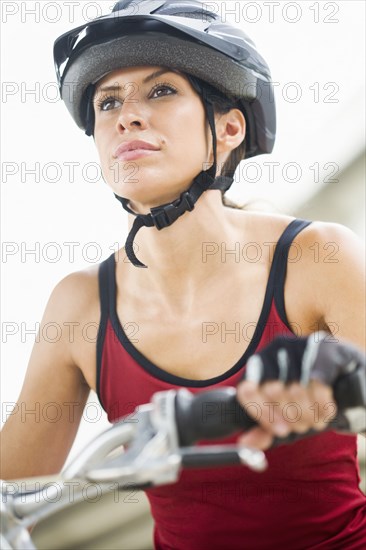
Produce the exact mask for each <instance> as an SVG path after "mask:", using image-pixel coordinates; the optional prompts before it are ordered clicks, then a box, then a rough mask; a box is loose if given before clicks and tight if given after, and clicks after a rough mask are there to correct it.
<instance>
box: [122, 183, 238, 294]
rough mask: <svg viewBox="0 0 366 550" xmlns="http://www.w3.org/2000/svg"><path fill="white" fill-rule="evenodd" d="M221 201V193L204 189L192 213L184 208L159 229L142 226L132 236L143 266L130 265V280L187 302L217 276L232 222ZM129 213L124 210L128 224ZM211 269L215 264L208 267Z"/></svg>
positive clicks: (231, 239)
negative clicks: (141, 267)
mask: <svg viewBox="0 0 366 550" xmlns="http://www.w3.org/2000/svg"><path fill="white" fill-rule="evenodd" d="M226 212H227V209H226V207H225V206H224V205H223V204H222V199H221V192H220V191H218V190H210V191H206V192H205V193H203V195H202V196H201V197H200V199H199V200H198V201H197V203H196V205H195V208H194V210H193V211H192V212H186V213H185V214H183V216H181V217H180V218H178V220H176V221H175V222H174V223H173V224H172V225H171V226H169V227H166V228H164V229H162V230H161V231H158V230H157V229H156V228H155V227H148V228H146V227H143V228H142V229H140V231H139V232H138V234H137V237H136V239H135V243H136V245H137V246H136V249H137V252H136V255H137V257H138V258H139V260H141V261H142V262H143V263H145V264H146V265H147V266H148V269H139V268H137V267H134V266H133V265H132V264H130V265H129V269H128V272H129V275H130V276H131V280H133V281H134V283H135V284H136V283H137V284H138V285H140V284H141V285H142V287H145V286H148V287H149V288H150V289H155V290H156V291H158V292H159V293H161V295H162V296H165V297H167V298H168V299H170V298H176V299H178V297H179V296H180V297H181V298H182V300H185V302H186V303H188V302H189V300H190V297H191V298H192V299H194V296H196V295H197V294H198V292H199V291H200V290H201V289H202V288H204V287H205V286H207V282H208V281H210V280H211V279H212V278H213V277H216V278H217V277H218V276H221V274H222V272H223V271H224V270H225V263H222V262H221V254H220V252H219V251H218V250H219V248H220V244H221V243H222V242H228V243H230V242H234V241H235V234H234V230H233V226H232V224H231V223H230V221H229V217H228V216H227V215H226ZM133 221H134V216H132V215H129V227H130V228H131V226H132V223H133ZM213 268H214V269H213Z"/></svg>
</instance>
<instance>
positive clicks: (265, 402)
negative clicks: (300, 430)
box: [237, 381, 290, 437]
mask: <svg viewBox="0 0 366 550" xmlns="http://www.w3.org/2000/svg"><path fill="white" fill-rule="evenodd" d="M283 392H284V385H283V383H282V382H279V381H275V382H273V381H272V382H267V383H265V384H263V385H261V386H258V385H257V384H255V383H254V382H250V381H246V382H243V383H242V384H240V386H238V391H237V398H238V401H239V403H240V404H241V405H242V406H243V407H244V409H246V410H247V411H248V414H250V412H251V410H252V411H253V406H255V407H256V409H257V411H258V412H259V414H257V416H256V418H255V419H256V421H257V422H258V424H260V425H261V426H262V427H263V428H264V429H265V430H267V431H268V432H270V433H271V434H274V435H277V436H279V437H283V436H285V435H287V434H288V433H289V432H290V426H289V424H288V423H287V422H286V421H285V420H284V419H283V418H282V415H281V409H280V404H281V401H282V395H283Z"/></svg>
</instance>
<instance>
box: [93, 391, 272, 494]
mask: <svg viewBox="0 0 366 550" xmlns="http://www.w3.org/2000/svg"><path fill="white" fill-rule="evenodd" d="M181 391H182V390H178V392H181ZM178 392H177V391H176V390H168V391H163V392H157V393H155V394H154V395H153V397H152V400H151V403H150V404H147V405H143V406H141V407H140V408H139V409H138V410H137V411H136V414H135V417H136V416H137V423H136V424H135V433H134V438H133V441H132V442H131V445H130V446H129V447H128V448H127V449H126V450H125V451H124V453H121V454H120V455H119V456H118V457H114V458H109V459H108V458H107V459H106V460H103V461H102V462H100V463H99V464H96V465H94V466H93V468H90V469H89V470H88V471H87V472H86V473H85V477H86V478H87V479H88V480H89V481H93V482H99V483H103V482H112V481H114V482H118V483H119V484H120V485H121V488H123V485H124V484H129V486H130V484H131V483H133V484H134V486H136V487H141V488H146V487H149V486H155V485H164V484H168V483H174V482H175V481H177V480H178V478H179V474H180V471H181V468H182V467H210V466H211V467H213V466H220V465H226V466H227V465H230V464H242V465H246V466H248V467H249V468H251V469H253V470H255V471H262V470H264V469H265V468H266V467H267V462H266V458H265V455H264V453H263V452H262V451H259V450H256V449H251V448H247V447H242V446H239V445H237V446H236V445H211V446H205V447H199V446H192V447H188V446H182V447H181V446H180V445H179V439H180V438H179V433H178V427H177V418H176V397H177V393H178Z"/></svg>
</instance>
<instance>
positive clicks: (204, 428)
mask: <svg viewBox="0 0 366 550" xmlns="http://www.w3.org/2000/svg"><path fill="white" fill-rule="evenodd" d="M175 410H176V425H177V432H178V439H179V444H180V445H181V446H183V447H184V446H188V445H192V443H194V442H196V441H199V440H201V439H215V438H219V437H226V436H229V435H231V434H232V433H235V432H237V431H239V430H241V431H243V430H244V431H245V430H249V429H250V428H253V427H254V426H256V424H257V423H256V421H255V420H254V419H253V418H252V417H251V416H250V415H249V414H248V413H247V412H246V411H245V410H244V409H243V407H241V406H240V404H239V403H238V401H237V399H236V390H235V388H234V387H225V388H219V389H216V390H209V391H205V392H201V393H199V394H198V395H193V394H192V393H190V392H189V391H188V390H186V389H180V390H178V391H177V395H176V401H175Z"/></svg>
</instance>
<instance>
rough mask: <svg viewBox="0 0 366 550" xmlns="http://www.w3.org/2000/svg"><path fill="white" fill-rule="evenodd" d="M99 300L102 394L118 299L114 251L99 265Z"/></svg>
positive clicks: (98, 376) (99, 371) (98, 345)
mask: <svg viewBox="0 0 366 550" xmlns="http://www.w3.org/2000/svg"><path fill="white" fill-rule="evenodd" d="M98 281H99V302H100V323H99V328H98V335H97V394H98V396H99V395H100V374H101V366H102V354H103V344H104V339H105V335H106V331H107V325H108V319H109V317H110V312H111V311H113V309H114V307H115V305H114V304H115V299H116V278H115V259H114V252H113V254H111V255H110V256H109V258H107V259H106V260H104V261H103V262H102V263H101V264H100V266H99V272H98Z"/></svg>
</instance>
